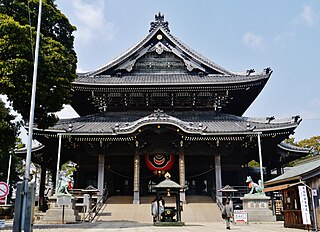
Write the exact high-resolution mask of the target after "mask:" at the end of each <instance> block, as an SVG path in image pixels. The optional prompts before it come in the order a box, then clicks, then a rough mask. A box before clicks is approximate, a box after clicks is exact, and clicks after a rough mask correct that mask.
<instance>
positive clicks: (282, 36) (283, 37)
mask: <svg viewBox="0 0 320 232" xmlns="http://www.w3.org/2000/svg"><path fill="white" fill-rule="evenodd" d="M294 35H295V34H294V33H293V32H284V33H282V34H279V35H276V36H275V37H273V41H274V42H275V43H281V42H283V41H286V40H287V39H289V38H291V37H293V36H294Z"/></svg>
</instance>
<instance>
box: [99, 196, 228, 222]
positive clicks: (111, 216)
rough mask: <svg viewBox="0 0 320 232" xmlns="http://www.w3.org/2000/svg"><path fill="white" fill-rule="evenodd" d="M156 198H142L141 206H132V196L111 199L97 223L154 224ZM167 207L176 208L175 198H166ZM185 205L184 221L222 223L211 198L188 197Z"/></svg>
mask: <svg viewBox="0 0 320 232" xmlns="http://www.w3.org/2000/svg"><path fill="white" fill-rule="evenodd" d="M153 199H154V196H152V197H151V196H147V197H141V199H140V201H141V203H140V204H132V202H133V198H132V196H113V197H110V198H109V199H108V200H107V202H106V204H105V205H104V206H103V208H102V209H101V212H100V213H99V214H98V215H97V216H96V218H95V220H96V221H137V222H152V216H151V206H150V204H151V201H152V200H153ZM164 200H165V204H166V206H175V198H174V197H164ZM186 201H187V204H184V205H183V211H182V221H183V222H185V223H193V222H221V221H222V219H221V213H220V210H219V208H218V206H217V204H216V203H215V202H214V201H213V200H212V198H211V197H209V196H187V197H186Z"/></svg>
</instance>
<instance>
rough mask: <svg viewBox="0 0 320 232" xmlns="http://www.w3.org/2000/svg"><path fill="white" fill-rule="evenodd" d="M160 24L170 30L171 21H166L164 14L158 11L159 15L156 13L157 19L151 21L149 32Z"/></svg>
mask: <svg viewBox="0 0 320 232" xmlns="http://www.w3.org/2000/svg"><path fill="white" fill-rule="evenodd" d="M158 26H162V27H163V28H164V29H166V30H167V31H168V32H170V29H169V23H168V22H167V21H164V15H161V14H160V12H159V13H158V15H155V21H154V22H151V23H150V30H149V32H151V31H153V29H155V28H156V27H158Z"/></svg>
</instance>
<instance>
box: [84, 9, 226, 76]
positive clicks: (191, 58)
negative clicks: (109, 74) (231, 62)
mask: <svg viewBox="0 0 320 232" xmlns="http://www.w3.org/2000/svg"><path fill="white" fill-rule="evenodd" d="M155 18H156V21H155V22H152V23H151V29H150V31H149V34H148V35H147V36H146V37H145V38H143V39H142V40H141V41H140V42H138V43H137V44H136V45H135V46H133V47H132V48H130V49H128V50H127V51H126V52H125V53H124V54H122V55H120V56H119V57H117V58H116V59H114V60H112V61H111V62H109V63H108V64H106V65H104V66H102V67H101V68H98V69H97V70H94V71H92V72H88V73H85V74H79V76H98V75H100V74H103V73H105V72H106V71H107V70H110V69H116V68H119V69H126V70H128V71H129V70H130V68H132V66H133V65H134V63H135V62H136V61H137V59H139V58H140V57H142V56H143V55H145V54H146V53H147V52H152V51H155V52H157V53H158V54H161V53H162V52H163V51H167V52H171V53H174V54H175V55H176V56H177V57H180V58H181V59H182V60H183V61H184V63H185V65H186V66H187V67H188V68H190V69H192V68H200V69H203V68H201V65H203V67H207V68H209V69H212V70H215V71H216V72H217V73H219V74H229V75H231V74H232V72H229V71H227V70H226V69H224V68H222V67H221V66H219V65H217V64H215V63H214V62H212V61H210V60H209V59H207V58H205V57H204V56H202V55H200V54H199V53H197V52H195V51H194V50H193V49H191V48H190V47H188V46H187V45H185V44H184V43H183V42H181V41H180V40H179V39H177V38H176V37H174V36H173V35H172V34H171V33H170V30H169V28H168V22H164V17H163V16H161V15H160V13H159V15H156V17H155ZM154 41H158V42H157V43H155V42H154ZM164 41H165V42H164ZM130 71H131V70H130ZM203 71H205V70H203Z"/></svg>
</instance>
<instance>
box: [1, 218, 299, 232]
mask: <svg viewBox="0 0 320 232" xmlns="http://www.w3.org/2000/svg"><path fill="white" fill-rule="evenodd" d="M168 230H169V231H172V232H180V231H181V232H199V231H200V232H207V231H229V230H226V229H225V224H224V222H222V221H221V222H212V223H209V222H203V223H186V225H185V226H183V227H155V226H153V224H152V223H151V222H150V223H141V222H135V221H108V222H94V223H81V224H66V225H40V224H36V225H34V226H33V231H34V232H47V231H48V232H84V231H86V232H102V231H110V232H123V231H127V232H162V231H163V232H164V231H166V232H167V231H168ZM231 230H232V231H242V232H245V231H248V232H299V231H301V232H302V231H304V230H299V229H291V228H284V227H283V222H274V223H251V224H248V225H246V224H241V225H240V224H239V225H231ZM0 231H1V232H2V231H6V232H7V231H12V223H10V224H9V225H7V227H6V228H5V229H2V230H1V229H0Z"/></svg>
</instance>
